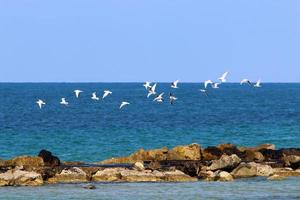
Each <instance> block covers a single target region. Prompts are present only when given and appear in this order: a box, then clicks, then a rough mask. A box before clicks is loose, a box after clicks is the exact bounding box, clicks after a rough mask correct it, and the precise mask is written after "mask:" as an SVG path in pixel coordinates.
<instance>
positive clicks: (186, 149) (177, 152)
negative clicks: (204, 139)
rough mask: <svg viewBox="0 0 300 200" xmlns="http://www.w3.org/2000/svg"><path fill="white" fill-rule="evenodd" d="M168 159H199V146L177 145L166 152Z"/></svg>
mask: <svg viewBox="0 0 300 200" xmlns="http://www.w3.org/2000/svg"><path fill="white" fill-rule="evenodd" d="M167 159H168V160H201V147H200V145H199V144H190V145H187V146H177V147H174V148H173V149H172V150H171V151H169V152H168V156H167Z"/></svg>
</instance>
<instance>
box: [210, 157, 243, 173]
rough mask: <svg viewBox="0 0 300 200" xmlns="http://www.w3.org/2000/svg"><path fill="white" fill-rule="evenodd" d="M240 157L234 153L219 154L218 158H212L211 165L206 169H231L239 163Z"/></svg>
mask: <svg viewBox="0 0 300 200" xmlns="http://www.w3.org/2000/svg"><path fill="white" fill-rule="evenodd" d="M240 162H241V159H240V158H239V157H238V156H237V155H235V154H232V155H230V156H228V155H226V154H224V155H222V156H221V158H220V159H218V160H213V161H212V163H211V165H210V166H209V167H208V168H207V170H210V171H215V170H220V169H222V170H228V171H231V170H232V169H234V168H235V167H236V166H238V164H240Z"/></svg>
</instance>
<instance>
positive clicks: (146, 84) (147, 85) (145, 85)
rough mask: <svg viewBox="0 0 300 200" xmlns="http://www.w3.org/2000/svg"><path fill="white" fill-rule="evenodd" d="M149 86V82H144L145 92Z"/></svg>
mask: <svg viewBox="0 0 300 200" xmlns="http://www.w3.org/2000/svg"><path fill="white" fill-rule="evenodd" d="M150 84H151V82H149V81H146V83H144V85H143V86H144V87H145V89H146V90H149V88H151V85H150Z"/></svg>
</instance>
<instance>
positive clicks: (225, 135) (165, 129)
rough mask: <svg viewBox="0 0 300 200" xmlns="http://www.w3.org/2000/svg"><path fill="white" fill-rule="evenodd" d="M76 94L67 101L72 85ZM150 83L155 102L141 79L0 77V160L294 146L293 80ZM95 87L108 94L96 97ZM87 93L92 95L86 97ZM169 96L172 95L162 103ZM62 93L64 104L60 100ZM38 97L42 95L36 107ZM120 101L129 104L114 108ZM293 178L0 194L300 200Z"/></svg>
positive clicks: (299, 101)
mask: <svg viewBox="0 0 300 200" xmlns="http://www.w3.org/2000/svg"><path fill="white" fill-rule="evenodd" d="M75 89H80V90H82V91H83V92H82V93H81V95H80V98H78V99H77V98H76V97H75V95H74V92H73V91H74V90H75ZM200 89H203V83H179V84H178V88H177V89H173V88H171V87H170V84H169V83H157V87H156V90H157V94H160V93H162V92H163V93H164V102H163V103H158V102H154V101H153V97H154V96H150V97H149V98H147V91H146V90H145V88H144V87H143V83H0V159H10V158H12V157H15V156H19V155H32V156H34V155H37V154H38V153H39V151H40V150H41V149H46V150H49V151H51V152H52V153H53V154H54V155H56V156H58V157H59V158H60V159H61V160H63V161H84V162H88V163H92V162H98V161H101V160H104V159H108V158H111V157H118V156H127V155H129V154H131V153H133V152H135V151H137V150H138V149H140V148H144V149H146V150H147V149H154V148H162V147H168V148H173V147H174V146H176V145H186V144H191V143H198V144H200V145H201V146H202V147H207V146H212V145H218V144H220V143H233V144H235V145H237V146H255V145H259V144H262V143H272V144H275V145H276V148H282V147H300V146H299V142H300V84H298V83H264V84H262V87H261V88H254V87H250V86H249V85H242V86H241V85H240V84H238V83H224V84H222V85H220V88H219V89H212V88H208V96H206V95H204V93H202V92H200V91H199V90H200ZM104 90H110V91H111V92H112V94H111V95H109V96H108V97H106V98H105V99H103V100H102V95H103V91H104ZM93 92H96V93H97V95H98V96H99V97H100V100H99V101H94V100H92V99H91V94H92V93H93ZM169 93H172V94H173V95H175V96H176V97H177V98H178V99H177V100H176V101H175V102H174V104H170V102H169ZM63 97H64V98H66V100H67V101H68V102H69V105H68V106H63V105H61V104H60V100H61V98H63ZM38 99H42V100H43V101H45V102H46V105H45V106H44V107H43V108H42V109H40V108H39V107H38V105H37V104H36V101H37V100H38ZM122 101H127V102H129V103H130V104H129V105H127V106H125V107H123V108H122V109H119V106H120V104H121V102H122ZM299 186H300V179H297V178H290V179H287V180H285V181H281V182H276V181H275V182H269V181H265V180H262V179H260V178H254V179H241V180H236V181H234V182H232V183H212V182H202V181H200V182H197V183H142V184H141V183H139V184H135V183H120V184H119V183H118V184H116V183H115V184H101V183H97V184H96V187H97V189H96V190H93V191H87V190H84V189H82V185H81V184H61V185H46V186H42V187H38V188H36V187H33V188H31V187H21V188H15V187H12V188H0V199H133V198H138V199H162V198H163V199H178V198H182V199H227V198H228V199H247V198H249V199H270V198H273V199H274V198H275V199H276V198H278V199H300V190H299V188H300V187H299Z"/></svg>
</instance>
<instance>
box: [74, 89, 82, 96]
mask: <svg viewBox="0 0 300 200" xmlns="http://www.w3.org/2000/svg"><path fill="white" fill-rule="evenodd" d="M81 92H83V91H81V90H74V93H75V96H76V98H79V95H80V93H81Z"/></svg>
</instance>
